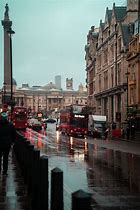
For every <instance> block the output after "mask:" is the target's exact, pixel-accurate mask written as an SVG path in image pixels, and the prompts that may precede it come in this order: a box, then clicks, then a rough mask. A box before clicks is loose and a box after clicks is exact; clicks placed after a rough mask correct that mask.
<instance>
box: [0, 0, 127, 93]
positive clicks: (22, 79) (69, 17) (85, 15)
mask: <svg viewBox="0 0 140 210" xmlns="http://www.w3.org/2000/svg"><path fill="white" fill-rule="evenodd" d="M113 2H115V4H116V6H126V0H116V1H114V0H7V1H4V0H0V18H1V20H3V18H4V11H5V4H6V3H8V5H9V17H10V20H12V29H13V30H14V31H15V34H14V35H13V37H12V45H13V77H14V79H15V80H16V82H17V85H18V87H21V85H22V84H23V83H28V84H29V86H33V85H41V86H44V85H46V84H48V83H49V82H53V83H54V78H55V76H56V75H61V77H62V88H63V89H66V87H65V81H66V78H73V86H74V89H75V90H77V89H78V86H79V84H80V83H82V84H84V85H85V79H86V72H85V67H86V66H85V50H84V47H85V44H86V37H87V34H88V31H89V30H90V28H91V26H92V25H94V26H95V27H99V21H100V19H102V20H103V21H104V18H105V11H106V7H109V9H112V6H113ZM3 69H4V66H3V27H2V25H1V29H0V88H1V87H2V84H3Z"/></svg>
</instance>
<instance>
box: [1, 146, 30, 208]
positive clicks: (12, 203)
mask: <svg viewBox="0 0 140 210" xmlns="http://www.w3.org/2000/svg"><path fill="white" fill-rule="evenodd" d="M29 209H31V208H30V198H29V196H28V194H27V190H26V186H25V185H24V180H23V177H22V175H21V173H20V168H19V166H18V164H17V161H16V158H15V156H14V153H13V152H12V150H11V152H10V155H9V168H8V175H7V176H4V175H2V174H1V175H0V210H29Z"/></svg>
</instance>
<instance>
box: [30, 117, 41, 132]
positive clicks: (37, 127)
mask: <svg viewBox="0 0 140 210" xmlns="http://www.w3.org/2000/svg"><path fill="white" fill-rule="evenodd" d="M28 127H29V128H32V129H33V130H35V131H40V130H42V124H41V122H40V121H39V120H38V119H36V118H31V119H29V120H28Z"/></svg>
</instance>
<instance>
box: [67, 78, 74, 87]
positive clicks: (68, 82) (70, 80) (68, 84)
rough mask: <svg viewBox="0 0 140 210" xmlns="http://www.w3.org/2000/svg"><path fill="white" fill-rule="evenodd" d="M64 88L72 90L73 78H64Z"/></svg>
mask: <svg viewBox="0 0 140 210" xmlns="http://www.w3.org/2000/svg"><path fill="white" fill-rule="evenodd" d="M66 89H67V90H73V78H71V79H68V78H67V79H66Z"/></svg>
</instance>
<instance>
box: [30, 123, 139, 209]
mask: <svg viewBox="0 0 140 210" xmlns="http://www.w3.org/2000/svg"><path fill="white" fill-rule="evenodd" d="M46 134H47V135H46ZM26 137H27V138H29V139H30V141H31V142H32V143H33V144H35V145H36V147H38V148H39V149H40V151H41V154H46V155H47V156H48V157H49V170H50V171H51V170H52V169H53V168H55V167H58V168H60V169H61V170H62V171H63V173H64V174H63V176H64V208H65V210H70V209H71V193H73V192H75V191H77V190H79V189H82V190H84V191H85V192H90V193H92V198H93V199H92V207H93V209H95V210H99V209H100V210H105V209H106V210H118V209H123V210H130V209H131V210H140V167H139V162H140V155H139V153H140V145H137V146H136V147H133V145H131V149H130V147H128V146H127V143H124V142H122V143H121V144H117V142H116V145H115V146H114V144H112V143H111V142H109V141H104V140H93V139H91V138H88V139H82V138H73V137H67V136H63V135H61V134H59V132H56V131H55V124H48V128H47V130H46V131H42V132H41V133H36V132H35V131H32V130H31V129H28V130H27V132H26ZM93 143H94V144H93ZM113 148H114V149H113ZM131 151H132V152H131Z"/></svg>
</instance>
